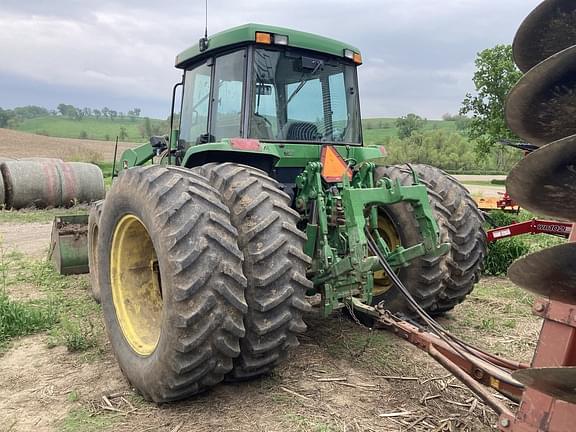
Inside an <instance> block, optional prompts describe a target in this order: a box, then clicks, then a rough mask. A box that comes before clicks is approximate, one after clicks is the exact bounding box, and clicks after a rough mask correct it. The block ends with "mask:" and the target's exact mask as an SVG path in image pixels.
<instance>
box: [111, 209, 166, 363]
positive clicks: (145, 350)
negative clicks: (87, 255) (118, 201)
mask: <svg viewBox="0 0 576 432" xmlns="http://www.w3.org/2000/svg"><path fill="white" fill-rule="evenodd" d="M110 279H111V285H112V299H113V302H114V309H115V310H116V317H117V319H118V322H119V324H120V328H121V329H122V333H123V335H124V338H125V339H126V341H127V342H128V344H129V345H130V346H131V347H132V349H133V350H134V351H135V352H136V353H138V354H140V355H142V356H149V355H150V354H152V353H153V352H154V350H155V349H156V346H157V345H158V340H159V339H160V329H161V320H162V291H161V286H160V271H159V267H158V258H157V256H156V251H155V250H154V245H153V244H152V239H151V238H150V235H149V234H148V231H147V230H146V227H145V226H144V224H143V223H142V221H141V220H140V219H139V218H137V217H136V216H134V215H126V216H124V217H122V219H120V221H119V222H118V224H117V225H116V229H115V230H114V236H113V238H112V250H111V254H110Z"/></svg>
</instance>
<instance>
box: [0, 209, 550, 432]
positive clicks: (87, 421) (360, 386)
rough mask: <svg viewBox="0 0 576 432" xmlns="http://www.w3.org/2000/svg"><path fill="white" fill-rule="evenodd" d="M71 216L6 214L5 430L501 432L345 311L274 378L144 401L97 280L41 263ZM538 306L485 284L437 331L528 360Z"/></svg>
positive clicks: (1, 426)
mask: <svg viewBox="0 0 576 432" xmlns="http://www.w3.org/2000/svg"><path fill="white" fill-rule="evenodd" d="M85 211H86V208H73V209H70V210H64V212H65V213H76V212H85ZM62 212H63V210H59V211H58V210H47V211H38V210H28V211H23V212H8V211H4V212H0V309H1V310H2V313H0V317H10V316H15V315H17V316H20V317H21V319H19V320H16V321H11V320H10V319H8V318H2V321H0V347H1V348H0V383H1V385H0V430H2V431H12V432H14V431H30V430H35V431H38V432H43V431H79V430H81V431H167V432H169V431H172V432H176V431H181V432H182V431H248V430H249V431H262V432H273V431H287V430H290V431H297V432H331V431H334V432H336V431H354V432H360V431H405V430H410V431H431V430H438V431H470V432H472V431H474V432H478V431H479V432H483V431H491V430H496V429H495V428H494V427H493V425H494V424H495V421H496V417H495V415H494V414H492V412H491V411H490V410H489V409H488V408H487V407H486V406H484V405H483V404H482V403H481V402H479V401H477V400H476V399H475V398H474V397H473V396H472V394H471V393H470V392H469V391H468V390H467V389H466V388H465V387H464V386H462V385H461V384H460V383H459V382H458V381H457V380H456V379H455V378H453V377H452V376H451V375H450V374H448V373H447V372H446V371H445V370H443V369H442V368H441V367H439V366H438V365H437V364H436V363H435V362H434V361H432V360H431V359H430V358H428V357H427V356H426V354H424V353H422V352H420V351H418V350H417V349H415V348H413V347H411V346H410V345H408V344H407V343H405V342H403V341H401V340H400V339H397V338H396V337H395V336H393V335H391V334H388V333H386V332H384V331H382V330H370V329H368V328H365V327H361V326H359V325H357V324H355V323H354V322H353V321H352V320H351V319H350V318H349V317H347V316H346V315H345V314H338V313H337V314H335V315H334V316H333V317H331V318H329V319H325V320H324V319H320V318H318V317H315V316H312V315H310V316H308V317H307V318H306V322H307V324H308V331H307V333H305V334H304V335H303V336H302V337H301V338H300V341H301V344H300V346H299V347H298V348H297V349H296V350H294V352H293V353H292V354H291V357H290V360H289V361H288V362H287V363H286V364H284V365H283V366H282V367H280V368H278V369H277V370H276V371H275V372H274V373H273V374H272V375H270V376H268V377H265V378H262V379H257V380H254V381H249V382H244V383H236V384H221V385H218V386H217V387H215V388H214V389H213V390H211V391H209V392H207V393H205V394H203V395H200V396H197V397H194V398H191V399H189V400H186V401H183V402H179V403H173V404H165V405H156V404H152V403H148V402H146V401H144V400H143V399H142V398H141V397H140V396H139V395H138V394H136V393H135V392H134V391H133V390H132V389H131V387H130V385H129V383H128V382H126V380H125V379H124V378H123V376H122V373H121V371H120V370H119V368H118V366H117V363H116V362H115V360H114V357H113V354H112V353H111V350H110V346H109V344H108V342H107V337H106V330H105V328H104V325H103V321H102V315H101V310H100V306H99V305H98V304H96V303H95V302H94V301H93V300H92V299H91V297H90V296H89V295H88V291H87V289H88V284H89V278H88V275H79V276H67V277H64V276H60V275H58V274H57V273H56V272H55V271H54V270H53V269H52V267H51V265H50V263H48V262H46V260H45V256H46V252H47V249H48V246H49V235H50V226H51V223H50V221H51V219H52V218H53V216H54V214H56V213H62ZM531 302H532V297H531V296H530V295H528V294H527V293H526V292H524V291H523V290H521V289H519V288H517V287H515V286H514V285H512V284H511V283H510V282H509V281H508V280H507V279H505V278H501V277H498V278H496V277H486V278H485V279H484V280H483V281H482V282H481V283H480V284H479V285H478V286H477V288H476V290H475V291H474V292H473V294H472V295H471V296H470V297H469V298H468V299H467V301H466V302H464V303H463V304H462V305H460V306H458V307H457V308H456V310H455V311H454V312H453V313H451V314H448V315H447V316H446V317H444V318H442V319H441V320H440V322H441V323H442V324H443V325H444V326H446V327H447V328H449V329H450V330H452V331H453V332H454V333H455V334H457V335H460V336H462V337H463V338H465V339H467V340H469V341H473V342H474V343H475V344H477V345H479V346H480V347H481V348H485V349H488V350H491V351H494V352H496V353H499V354H502V355H505V356H509V357H514V358H517V359H520V360H524V361H528V360H529V359H530V357H531V354H532V351H533V349H534V347H535V343H536V341H537V336H538V331H539V326H540V321H539V319H537V318H535V317H533V316H532V315H531V312H530V311H531Z"/></svg>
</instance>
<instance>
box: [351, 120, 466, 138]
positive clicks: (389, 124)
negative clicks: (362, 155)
mask: <svg viewBox="0 0 576 432" xmlns="http://www.w3.org/2000/svg"><path fill="white" fill-rule="evenodd" d="M362 126H363V128H362V135H363V137H364V143H365V144H366V145H378V144H383V143H385V142H386V141H387V140H388V139H390V138H396V137H398V128H397V127H396V119H395V118H373V119H364V120H363V121H362ZM434 129H446V130H449V131H454V132H456V131H457V128H456V122H454V121H444V120H428V121H427V122H426V125H425V126H424V130H425V131H426V130H434Z"/></svg>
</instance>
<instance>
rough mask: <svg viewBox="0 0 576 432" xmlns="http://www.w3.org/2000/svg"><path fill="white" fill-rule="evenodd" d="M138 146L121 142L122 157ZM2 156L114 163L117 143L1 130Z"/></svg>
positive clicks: (0, 148)
mask: <svg viewBox="0 0 576 432" xmlns="http://www.w3.org/2000/svg"><path fill="white" fill-rule="evenodd" d="M135 145H136V144H134V143H131V142H120V143H119V144H118V154H121V153H122V151H124V150H125V149H127V148H130V147H134V146H135ZM0 155H2V157H4V156H9V157H10V158H15V159H20V158H28V157H54V158H60V159H64V160H66V161H86V162H103V161H112V160H113V158H114V142H112V141H96V140H85V139H71V138H54V137H47V136H42V135H36V134H31V133H24V132H19V131H14V130H11V129H0Z"/></svg>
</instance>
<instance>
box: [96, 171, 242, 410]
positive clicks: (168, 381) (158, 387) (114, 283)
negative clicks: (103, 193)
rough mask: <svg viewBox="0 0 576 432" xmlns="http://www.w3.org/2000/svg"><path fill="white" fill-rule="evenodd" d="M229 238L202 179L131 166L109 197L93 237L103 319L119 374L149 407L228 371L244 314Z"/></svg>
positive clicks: (232, 235)
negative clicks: (96, 239) (148, 401)
mask: <svg viewBox="0 0 576 432" xmlns="http://www.w3.org/2000/svg"><path fill="white" fill-rule="evenodd" d="M236 237H237V231H236V229H235V228H234V227H233V226H232V225H231V224H230V213H229V211H228V208H227V207H226V206H225V205H224V204H222V202H221V197H220V194H219V193H218V192H217V191H216V190H215V189H214V188H212V187H211V186H210V185H209V184H208V182H207V181H206V179H204V178H203V177H201V176H199V175H196V174H192V173H190V172H188V173H186V174H185V173H182V172H179V171H178V170H177V169H172V168H164V167H159V166H149V167H142V168H132V169H129V170H126V171H124V172H123V173H122V174H121V175H120V177H119V178H118V180H117V181H116V182H115V183H114V185H113V186H112V189H111V190H110V192H109V193H108V196H107V198H106V200H105V202H104V207H103V209H102V216H101V218H100V228H99V236H98V257H99V263H100V266H99V273H98V279H99V284H100V287H101V299H102V308H103V312H104V319H105V323H106V329H107V332H108V336H109V338H110V342H111V345H112V349H113V350H114V354H115V355H116V358H117V360H118V363H119V364H120V368H121V369H122V371H123V372H124V374H125V376H126V377H127V378H128V380H129V381H130V383H131V384H132V386H133V387H135V388H136V389H137V390H138V391H139V392H140V393H141V394H142V395H143V396H144V397H145V398H146V399H148V400H152V401H155V402H169V401H173V400H178V399H182V398H185V397H187V396H190V395H193V394H196V393H198V392H201V391H204V390H206V389H208V388H210V387H211V386H213V385H215V384H217V383H218V382H220V381H222V380H223V379H224V376H225V375H226V374H227V373H228V372H230V370H231V369H232V365H233V359H234V358H235V357H237V356H238V355H239V354H240V346H239V340H240V338H241V337H243V336H244V334H245V330H244V325H243V322H242V316H243V314H244V313H245V312H246V310H247V305H246V302H245V300H244V289H245V286H246V279H245V278H244V276H243V275H242V273H241V270H240V269H241V267H242V259H243V257H242V253H241V252H240V250H239V249H238V246H237V241H236Z"/></svg>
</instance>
